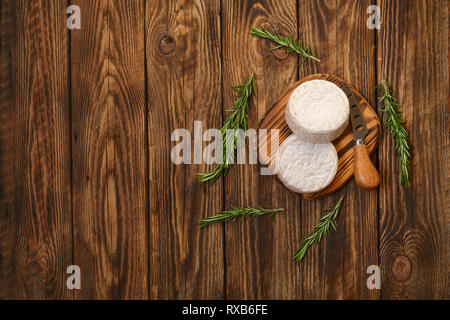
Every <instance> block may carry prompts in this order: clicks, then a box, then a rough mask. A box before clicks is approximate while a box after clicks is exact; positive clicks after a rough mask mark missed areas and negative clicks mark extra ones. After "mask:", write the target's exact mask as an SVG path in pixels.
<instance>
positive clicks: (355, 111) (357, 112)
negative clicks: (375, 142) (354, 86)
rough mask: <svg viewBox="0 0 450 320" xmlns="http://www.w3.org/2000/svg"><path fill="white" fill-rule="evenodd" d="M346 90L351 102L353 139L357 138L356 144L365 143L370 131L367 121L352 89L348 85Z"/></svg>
mask: <svg viewBox="0 0 450 320" xmlns="http://www.w3.org/2000/svg"><path fill="white" fill-rule="evenodd" d="M344 92H345V94H346V95H347V98H348V102H349V104H350V121H351V124H352V131H353V140H355V142H356V144H363V143H364V138H365V137H366V135H367V133H368V131H367V126H366V121H365V120H364V117H363V115H362V112H361V108H360V107H359V104H358V100H356V97H355V95H354V94H353V92H352V90H351V89H350V88H349V87H348V86H345V88H344Z"/></svg>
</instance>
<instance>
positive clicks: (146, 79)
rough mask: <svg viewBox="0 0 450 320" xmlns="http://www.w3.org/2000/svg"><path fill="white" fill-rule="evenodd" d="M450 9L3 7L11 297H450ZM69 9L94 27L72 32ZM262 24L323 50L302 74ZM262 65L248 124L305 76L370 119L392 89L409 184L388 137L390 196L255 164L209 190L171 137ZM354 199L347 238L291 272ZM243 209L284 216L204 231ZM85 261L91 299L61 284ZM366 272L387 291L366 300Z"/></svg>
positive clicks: (420, 2)
mask: <svg viewBox="0 0 450 320" xmlns="http://www.w3.org/2000/svg"><path fill="white" fill-rule="evenodd" d="M374 3H376V4H378V5H379V6H380V8H381V10H382V12H381V19H382V25H381V29H380V30H378V31H375V30H370V29H368V28H367V26H366V20H367V18H368V17H369V16H370V14H369V13H367V11H366V10H367V7H368V6H369V5H371V4H374ZM448 3H449V2H448V1H447V2H445V0H437V1H426V0H417V1H413V0H404V1H403V0H402V1H394V0H378V1H372V0H360V1H343V0H285V1H275V0H255V1H246V0H239V1H237V0H236V1H231V0H211V1H204V0H173V1H156V0H134V1H127V0H74V1H65V0H61V1H60V0H16V1H13V0H0V299H72V298H75V299H112V298H116V299H130V298H137V299H148V298H151V299H223V298H228V299H246V298H248V299H345V298H351V299H379V298H383V299H415V298H424V299H448V298H449V296H448V280H449V279H448V254H449V252H448V250H449V249H448V248H449V243H448V232H449V229H448V228H449V225H450V222H449V218H448V216H449V215H448V210H449V201H448V199H449V195H450V188H449V182H448V181H450V180H449V172H450V171H449V165H448V163H449V161H448V157H449V154H448V150H449V145H450V143H449V136H448V98H449V96H448V92H449V73H448V72H449V69H448V68H449V66H448V62H449V60H448V48H449V47H448V39H449V38H448V36H449V33H448V27H449V20H448V13H449V11H448V8H449V7H448ZM69 4H76V5H79V6H80V7H81V30H72V31H69V30H68V29H67V27H66V20H67V17H68V15H67V13H66V9H67V6H68V5H69ZM258 26H265V27H266V28H268V29H269V30H271V31H274V32H276V31H279V32H281V33H283V34H290V35H292V36H293V37H298V38H300V39H302V40H304V41H306V42H308V41H310V42H311V43H312V45H313V46H314V47H315V48H316V54H317V55H318V57H319V58H320V59H321V62H311V61H307V62H306V63H305V67H304V69H303V70H300V65H299V59H298V57H297V56H295V55H293V54H286V53H285V52H284V51H283V50H275V51H274V52H271V51H269V50H268V49H269V48H271V47H273V44H271V43H269V42H267V41H265V40H263V39H259V38H253V37H251V36H250V34H249V30H250V28H251V27H258ZM252 72H254V73H255V75H256V95H255V98H254V101H253V103H252V105H251V106H250V110H249V113H250V114H249V124H250V128H257V125H258V123H259V122H260V121H261V119H262V118H263V116H264V114H265V113H266V112H267V110H268V109H269V108H270V106H272V105H273V104H274V103H275V102H276V100H277V99H278V98H279V97H280V95H281V94H282V93H283V92H284V91H285V90H286V88H289V86H291V85H293V84H295V82H296V81H298V79H300V78H303V77H304V76H306V75H309V74H313V73H329V74H335V75H337V76H339V77H341V78H343V79H344V80H345V81H346V82H348V83H351V84H352V85H353V86H354V87H355V89H357V90H358V92H360V93H361V95H362V96H363V97H364V98H366V99H367V101H368V102H369V103H370V104H371V105H373V106H375V102H376V92H375V91H374V87H375V84H376V83H377V82H379V81H380V80H381V79H382V78H385V79H386V80H388V81H389V82H391V83H392V85H393V89H394V95H395V96H397V97H398V98H399V102H400V105H401V109H402V110H403V111H404V114H403V115H404V117H405V119H406V128H407V130H408V132H409V133H410V142H411V152H412V162H411V168H412V170H411V177H412V185H411V187H410V188H405V187H402V186H399V184H398V183H399V161H398V157H397V154H396V151H395V147H394V144H393V142H392V139H391V137H390V134H389V132H388V131H387V130H385V131H384V134H383V136H382V141H381V145H380V148H379V149H378V152H377V153H375V154H374V155H376V156H377V157H372V161H373V162H374V163H375V164H376V165H377V166H378V167H379V172H380V173H381V178H382V184H381V186H380V188H379V189H378V190H373V191H370V192H366V191H362V190H360V189H359V188H358V187H357V186H356V185H355V183H354V181H353V180H351V181H349V182H348V183H347V184H346V185H345V186H344V187H343V188H342V189H340V190H338V191H337V192H336V193H335V194H333V195H331V196H328V197H326V198H324V199H322V200H320V201H319V200H312V201H304V200H302V199H301V198H300V197H298V196H297V195H295V194H292V193H290V192H286V190H285V189H284V187H283V186H282V185H281V184H279V183H277V182H276V180H275V179H274V177H273V176H264V175H261V173H260V167H259V166H257V165H234V166H232V167H231V169H230V171H229V172H228V175H227V176H226V177H225V178H223V179H219V181H217V182H216V183H215V184H213V185H209V184H200V183H198V182H197V181H196V176H195V173H197V172H204V171H206V170H208V169H211V168H212V166H207V165H205V164H193V165H175V164H174V163H173V162H172V161H171V151H172V148H173V146H174V145H175V144H176V143H177V142H174V141H171V134H172V132H173V130H174V129H177V128H186V129H188V130H189V131H190V132H191V134H192V138H194V136H193V134H194V121H195V120H200V121H202V129H203V132H205V130H206V129H208V128H220V127H221V125H222V122H223V119H224V118H225V116H226V115H227V113H226V110H228V109H229V108H230V107H231V106H232V104H233V102H234V101H235V98H236V96H235V93H234V91H233V90H231V89H230V87H229V85H231V84H238V83H242V81H243V80H244V79H245V78H246V77H247V76H248V75H249V74H250V73H252ZM378 93H379V92H378ZM378 104H379V103H378ZM379 115H380V116H382V115H381V114H379ZM208 143H209V142H204V143H203V147H205V146H206V145H207V144H208ZM195 146H197V147H198V146H199V144H195ZM192 147H193V148H192V151H193V150H194V144H192ZM341 195H345V199H344V204H343V208H342V210H341V213H340V216H339V217H338V221H337V223H338V227H337V231H336V232H331V233H330V234H329V235H327V236H326V237H325V238H324V239H323V240H322V242H321V243H320V245H319V246H317V247H315V248H312V249H311V250H310V252H309V253H308V255H307V256H306V257H305V259H304V260H303V261H301V262H300V263H297V262H295V261H294V260H293V259H292V255H293V253H294V252H295V250H296V249H297V248H298V246H299V244H300V243H301V241H302V240H303V239H304V237H306V236H307V235H308V234H309V233H310V231H311V230H313V228H314V226H315V225H316V224H317V223H318V222H319V219H320V217H321V216H322V215H323V213H324V212H325V211H326V210H327V209H328V208H329V207H331V206H333V205H334V204H335V203H336V201H337V199H338V198H339V197H340V196H341ZM231 205H251V206H257V205H262V206H264V207H267V206H275V207H282V208H284V209H285V211H284V212H283V213H280V214H278V215H277V221H276V223H273V222H272V220H271V219H270V218H268V217H261V218H259V219H253V220H242V221H235V222H229V223H226V224H223V225H221V224H217V225H214V226H211V227H208V228H206V229H203V230H201V229H200V228H199V226H198V221H199V219H200V218H201V217H205V216H210V215H213V214H215V212H217V211H219V210H222V209H228V208H229V207H230V206H231ZM446 236H447V238H446ZM72 264H77V265H79V266H80V267H81V286H82V289H81V290H76V291H70V290H68V289H67V288H66V279H67V277H68V274H66V268H67V266H69V265H72ZM370 265H380V266H381V271H382V286H381V290H369V289H367V287H366V281H367V278H368V276H369V275H368V274H367V273H366V268H367V267H368V266H370Z"/></svg>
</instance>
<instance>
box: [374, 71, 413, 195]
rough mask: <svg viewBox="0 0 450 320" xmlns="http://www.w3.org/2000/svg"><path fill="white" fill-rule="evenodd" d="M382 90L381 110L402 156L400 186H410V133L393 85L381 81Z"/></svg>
mask: <svg viewBox="0 0 450 320" xmlns="http://www.w3.org/2000/svg"><path fill="white" fill-rule="evenodd" d="M377 88H379V89H381V91H382V96H381V103H382V104H383V106H382V107H381V108H379V109H380V110H381V111H383V112H384V125H385V126H386V127H388V128H389V129H390V132H391V136H392V139H393V140H394V142H395V148H396V149H397V153H398V155H399V156H400V171H401V176H400V184H403V185H405V186H407V187H408V186H409V159H410V157H411V155H410V153H409V142H408V132H407V131H406V129H405V127H404V124H405V121H404V120H402V118H401V114H402V112H401V111H400V110H399V107H400V106H399V104H398V103H397V99H395V98H394V97H393V96H392V94H391V85H390V84H389V83H388V82H387V81H386V80H384V79H383V80H381V82H380V83H379V84H378V85H377Z"/></svg>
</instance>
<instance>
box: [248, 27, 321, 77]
mask: <svg viewBox="0 0 450 320" xmlns="http://www.w3.org/2000/svg"><path fill="white" fill-rule="evenodd" d="M250 34H251V35H252V36H255V37H258V38H263V39H268V40H270V41H272V42H274V43H276V44H277V46H275V47H274V48H271V50H276V49H280V48H283V47H284V48H285V49H286V51H287V52H292V53H296V54H298V55H299V56H300V57H302V63H301V68H303V64H304V63H305V60H306V59H311V60H314V61H320V59H319V58H317V57H315V54H314V48H313V47H312V46H311V44H309V43H308V44H307V45H303V44H302V42H301V41H300V40H298V39H293V38H292V37H291V36H290V35H288V36H283V35H280V34H279V33H275V34H273V33H270V32H269V31H267V29H265V28H264V27H261V29H258V28H252V29H251V30H250Z"/></svg>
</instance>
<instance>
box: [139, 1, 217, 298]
mask: <svg viewBox="0 0 450 320" xmlns="http://www.w3.org/2000/svg"><path fill="white" fill-rule="evenodd" d="M146 4H147V7H146V8H147V10H146V18H147V20H146V26H145V29H146V37H147V78H148V87H147V92H148V109H149V114H148V123H149V126H148V139H149V180H150V188H149V203H150V230H151V231H150V243H149V246H150V249H149V250H150V297H151V298H152V299H220V298H223V297H224V292H223V277H224V273H223V228H222V227H221V226H220V225H215V226H211V227H208V228H207V229H204V230H200V227H199V225H198V222H199V220H200V218H201V217H204V216H208V215H212V214H215V211H217V210H221V209H222V208H223V201H222V197H223V196H222V194H223V186H222V182H221V181H220V179H219V181H217V182H216V183H215V184H213V185H209V184H200V183H199V182H198V181H197V178H196V173H197V172H204V171H205V170H207V169H211V168H212V166H211V167H208V168H207V167H206V165H204V164H195V165H175V164H174V163H173V162H172V161H171V150H172V148H173V146H174V145H175V144H176V143H175V142H173V143H170V140H169V139H170V135H171V133H172V132H173V131H174V130H175V129H179V128H185V129H187V130H189V132H190V133H191V134H192V139H194V121H195V120H198V121H202V127H203V132H204V131H205V130H206V129H207V128H220V126H221V122H222V113H221V107H222V96H221V84H222V82H221V61H220V50H221V49H220V48H221V44H220V16H219V14H220V3H219V1H209V2H207V3H205V2H204V1H200V0H198V1H197V0H195V1H147V3H146ZM192 159H194V157H192Z"/></svg>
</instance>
